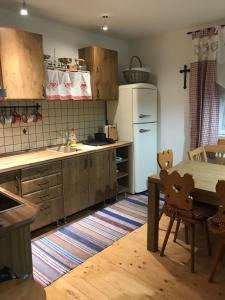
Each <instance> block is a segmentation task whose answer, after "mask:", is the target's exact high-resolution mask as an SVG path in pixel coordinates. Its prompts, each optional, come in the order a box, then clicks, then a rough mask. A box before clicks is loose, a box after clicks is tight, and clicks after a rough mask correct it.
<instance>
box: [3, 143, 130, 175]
mask: <svg viewBox="0 0 225 300" xmlns="http://www.w3.org/2000/svg"><path fill="white" fill-rule="evenodd" d="M131 144H132V143H131V142H122V141H119V142H116V143H114V144H109V145H104V146H88V145H83V144H78V146H77V148H78V149H80V151H77V152H70V153H63V152H58V151H54V150H52V149H51V147H49V148H46V149H44V150H34V151H33V152H32V151H31V152H26V153H18V154H15V155H9V156H4V157H0V173H5V172H8V171H14V170H18V169H22V168H26V167H30V166H33V165H37V164H41V163H46V162H50V161H56V160H63V159H66V158H69V157H73V156H80V155H85V154H90V153H94V152H97V151H104V150H107V149H114V148H120V147H123V146H129V145H131Z"/></svg>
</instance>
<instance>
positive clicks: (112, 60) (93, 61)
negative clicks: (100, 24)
mask: <svg viewBox="0 0 225 300" xmlns="http://www.w3.org/2000/svg"><path fill="white" fill-rule="evenodd" d="M79 57H80V58H83V59H85V60H86V63H87V66H88V69H89V70H90V72H91V86H92V98H93V99H95V100H118V54H117V51H114V50H109V49H104V48H99V47H87V48H83V49H79Z"/></svg>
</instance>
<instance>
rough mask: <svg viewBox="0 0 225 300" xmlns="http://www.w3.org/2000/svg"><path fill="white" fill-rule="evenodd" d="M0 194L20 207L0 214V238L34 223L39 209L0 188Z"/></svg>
mask: <svg viewBox="0 0 225 300" xmlns="http://www.w3.org/2000/svg"><path fill="white" fill-rule="evenodd" d="M0 193H3V194H5V195H6V196H8V197H10V198H12V199H13V200H15V201H17V202H19V203H20V204H21V205H19V206H16V207H13V208H10V209H7V210H5V211H2V212H0V237H2V236H4V235H6V234H8V233H9V232H10V231H12V230H14V229H16V228H18V227H22V226H25V225H26V224H30V223H32V222H33V221H34V219H35V217H36V215H37V213H38V211H39V208H38V206H37V205H34V204H31V203H30V202H28V201H26V200H25V199H23V198H22V197H20V196H17V195H15V194H13V193H11V192H9V191H7V190H5V189H3V188H1V187H0Z"/></svg>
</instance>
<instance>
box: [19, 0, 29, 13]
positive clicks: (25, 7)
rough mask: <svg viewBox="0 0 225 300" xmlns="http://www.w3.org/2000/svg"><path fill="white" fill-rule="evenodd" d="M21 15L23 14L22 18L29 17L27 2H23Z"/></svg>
mask: <svg viewBox="0 0 225 300" xmlns="http://www.w3.org/2000/svg"><path fill="white" fill-rule="evenodd" d="M20 14H21V16H27V15H28V9H27V5H26V2H25V0H23V2H22V6H21V9H20Z"/></svg>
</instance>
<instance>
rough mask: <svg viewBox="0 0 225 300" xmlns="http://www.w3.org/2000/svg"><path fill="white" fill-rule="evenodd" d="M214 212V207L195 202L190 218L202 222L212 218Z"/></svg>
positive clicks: (215, 209)
mask: <svg viewBox="0 0 225 300" xmlns="http://www.w3.org/2000/svg"><path fill="white" fill-rule="evenodd" d="M216 212H217V208H216V207H215V206H213V205H210V204H203V203H199V202H197V201H195V202H194V205H193V208H192V217H193V219H195V220H198V221H204V220H207V219H208V218H210V217H212V216H214V215H215V213H216Z"/></svg>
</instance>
